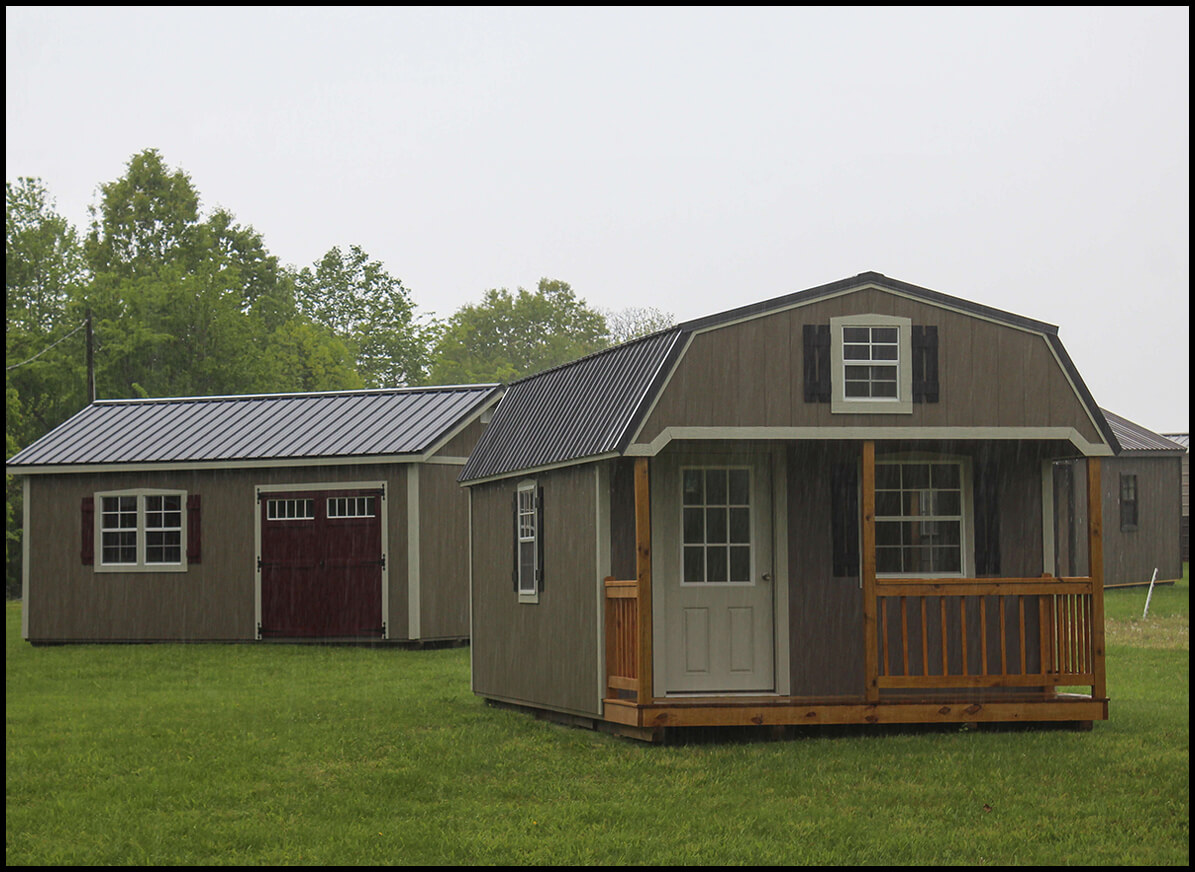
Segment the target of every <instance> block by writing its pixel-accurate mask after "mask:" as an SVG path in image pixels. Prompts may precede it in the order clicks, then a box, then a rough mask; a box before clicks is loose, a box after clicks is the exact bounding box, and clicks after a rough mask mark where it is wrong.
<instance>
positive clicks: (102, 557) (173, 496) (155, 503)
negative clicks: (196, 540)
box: [95, 491, 187, 572]
mask: <svg viewBox="0 0 1195 872" xmlns="http://www.w3.org/2000/svg"><path fill="white" fill-rule="evenodd" d="M95 502H96V510H97V516H98V523H97V524H96V534H95V535H96V553H97V555H98V558H99V559H98V560H97V561H96V569H97V570H98V571H108V572H112V571H122V572H127V571H138V570H154V571H163V572H180V571H183V570H185V569H186V568H187V528H186V525H185V524H184V523H183V509H184V507H185V506H186V504H187V495H186V492H184V491H118V492H114V493H100V494H96V495H95Z"/></svg>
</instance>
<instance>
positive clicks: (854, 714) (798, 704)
mask: <svg viewBox="0 0 1195 872" xmlns="http://www.w3.org/2000/svg"><path fill="white" fill-rule="evenodd" d="M604 718H605V720H607V721H610V722H612V723H617V724H625V725H626V726H630V727H644V728H659V727H716V726H717V727H722V726H725V727H731V726H801V725H806V726H837V725H845V724H877V725H878V724H941V723H960V724H968V723H1038V722H1058V721H1080V722H1083V721H1087V722H1089V721H1099V720H1107V719H1108V701H1107V700H1106V699H1092V698H1091V697H1081V696H1073V697H1071V696H1065V695H1059V696H1057V697H1054V698H1050V699H1041V698H1037V699H1022V700H1000V701H977V700H949V701H947V700H934V701H919V702H903V701H902V702H883V701H881V702H877V703H866V702H857V701H856V702H824V701H823V702H802V701H800V700H794V699H773V700H768V699H761V700H740V701H730V700H715V699H706V700H688V701H685V702H683V703H679V702H672V701H669V702H660V703H658V704H649V705H645V706H636V705H635V704H634V703H633V702H630V701H626V702H624V701H622V700H610V699H608V700H606V701H605V708H604Z"/></svg>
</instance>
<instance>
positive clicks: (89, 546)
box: [79, 497, 95, 566]
mask: <svg viewBox="0 0 1195 872" xmlns="http://www.w3.org/2000/svg"><path fill="white" fill-rule="evenodd" d="M82 508H83V523H82V525H81V532H82V538H81V539H80V542H79V557H80V559H81V560H82V561H83V565H84V566H91V565H92V564H93V563H95V497H83V506H82Z"/></svg>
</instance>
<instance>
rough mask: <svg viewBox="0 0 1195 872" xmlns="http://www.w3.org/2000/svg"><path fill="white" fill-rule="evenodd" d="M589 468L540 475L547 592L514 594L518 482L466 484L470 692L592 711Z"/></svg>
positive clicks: (594, 640) (593, 577)
mask: <svg viewBox="0 0 1195 872" xmlns="http://www.w3.org/2000/svg"><path fill="white" fill-rule="evenodd" d="M594 479H595V475H594V467H593V465H585V466H579V467H570V468H568V469H563V470H556V471H551V472H545V473H542V474H540V475H538V476H536V477H535V480H536V482H538V484H539V485H540V486H541V487H543V489H544V529H543V536H544V590H543V592H542V593H540V595H539V602H538V603H535V604H523V603H520V602H519V601H518V595H517V594H516V593H515V590H514V585H513V583H512V579H511V569H512V566H513V561H514V545H513V532H514V530H513V525H514V518H513V508H512V506H513V499H514V498H513V494H514V492H515V489H516V487H517V485H518V481H519V480H517V479H509V480H507V481H503V482H496V483H493V484H486V485H479V486H476V487H474V488H472V491H473V633H472V643H471V644H472V647H473V652H472V653H473V689H474V691H475V692H476V693H478V694H480V695H482V696H487V697H491V698H494V699H501V700H506V701H511V702H517V703H522V704H526V705H531V706H538V707H541V708H548V709H555V710H559V711H564V712H572V713H577V714H589V715H597V714H599V709H600V699H599V696H600V689H599V686H598V663H599V659H598V658H599V656H600V653H599V639H598V614H597V608H598V584H599V579H598V578H597V545H596V535H595V525H596V521H597V517H596V511H597V510H596V505H595V497H596V495H595V481H594Z"/></svg>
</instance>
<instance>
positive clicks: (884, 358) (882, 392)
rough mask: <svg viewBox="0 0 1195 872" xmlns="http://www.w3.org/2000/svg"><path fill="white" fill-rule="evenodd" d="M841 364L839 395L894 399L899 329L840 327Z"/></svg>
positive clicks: (898, 351)
mask: <svg viewBox="0 0 1195 872" xmlns="http://www.w3.org/2000/svg"><path fill="white" fill-rule="evenodd" d="M842 361H843V393H844V396H846V397H847V398H848V399H859V398H870V399H884V400H895V399H896V398H897V396H898V390H897V388H898V381H899V380H898V374H899V372H900V330H899V328H897V327H843V328H842Z"/></svg>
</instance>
